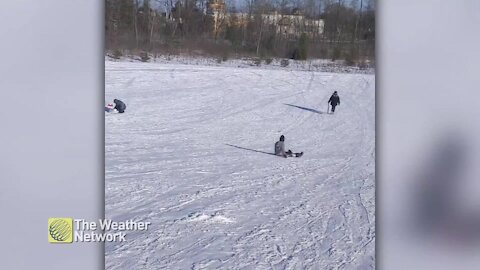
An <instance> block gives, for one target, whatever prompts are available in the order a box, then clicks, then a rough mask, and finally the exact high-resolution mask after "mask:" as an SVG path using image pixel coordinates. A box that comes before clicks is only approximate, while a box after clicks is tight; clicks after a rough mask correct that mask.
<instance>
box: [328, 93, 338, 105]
mask: <svg viewBox="0 0 480 270" xmlns="http://www.w3.org/2000/svg"><path fill="white" fill-rule="evenodd" d="M328 103H330V104H331V105H332V106H337V105H340V97H339V96H338V95H335V94H333V95H332V96H331V97H330V99H329V100H328Z"/></svg>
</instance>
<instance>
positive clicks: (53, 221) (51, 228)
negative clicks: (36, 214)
mask: <svg viewBox="0 0 480 270" xmlns="http://www.w3.org/2000/svg"><path fill="white" fill-rule="evenodd" d="M72 241H73V219H72V218H49V219H48V242H50V243H72Z"/></svg>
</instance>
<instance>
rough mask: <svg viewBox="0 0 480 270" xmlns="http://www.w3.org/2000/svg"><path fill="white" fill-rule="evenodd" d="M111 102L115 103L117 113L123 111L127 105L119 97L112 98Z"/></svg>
mask: <svg viewBox="0 0 480 270" xmlns="http://www.w3.org/2000/svg"><path fill="white" fill-rule="evenodd" d="M113 103H115V108H114V109H116V110H117V111H118V112H119V113H124V112H125V109H126V108H127V105H125V103H123V101H121V100H119V99H114V100H113Z"/></svg>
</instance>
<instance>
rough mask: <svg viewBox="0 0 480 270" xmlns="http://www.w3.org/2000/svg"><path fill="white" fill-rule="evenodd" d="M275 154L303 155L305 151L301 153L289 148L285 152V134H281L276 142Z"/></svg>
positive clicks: (286, 155) (287, 155)
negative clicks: (293, 151)
mask: <svg viewBox="0 0 480 270" xmlns="http://www.w3.org/2000/svg"><path fill="white" fill-rule="evenodd" d="M275 155H276V156H281V157H284V158H286V157H293V156H295V157H301V156H302V155H303V152H301V153H292V150H288V151H287V152H285V136H283V135H282V136H280V140H279V141H278V142H276V143H275Z"/></svg>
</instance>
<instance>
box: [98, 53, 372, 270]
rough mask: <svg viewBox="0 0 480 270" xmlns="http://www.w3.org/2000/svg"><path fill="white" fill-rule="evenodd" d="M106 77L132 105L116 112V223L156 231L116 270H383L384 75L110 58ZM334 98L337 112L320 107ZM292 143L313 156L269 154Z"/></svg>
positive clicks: (112, 193) (128, 251)
mask: <svg viewBox="0 0 480 270" xmlns="http://www.w3.org/2000/svg"><path fill="white" fill-rule="evenodd" d="M105 82H106V99H107V100H110V99H113V98H120V99H122V100H124V101H125V102H126V103H127V111H126V113H125V114H123V115H120V114H107V115H106V116H105V117H106V119H105V123H106V138H105V153H106V161H105V162H106V184H105V185H106V186H105V192H106V194H105V197H106V206H105V207H106V217H107V218H112V219H114V220H126V219H134V220H145V221H150V222H152V225H151V227H150V230H149V231H147V232H142V233H133V234H129V235H128V236H127V242H126V243H122V244H118V243H107V244H106V248H105V253H106V268H107V269H125V268H128V269H132V268H134V269H152V268H153V269H158V268H169V269H205V268H208V269H216V268H221V269H351V268H359V269H372V268H374V267H375V263H374V258H375V253H374V239H375V225H374V224H375V216H374V213H375V208H374V207H375V205H374V202H375V200H374V193H375V173H374V172H375V156H374V152H375V148H374V146H375V142H374V139H375V122H374V119H375V111H374V107H375V106H374V100H375V77H374V76H373V75H363V74H362V75H359V74H333V73H318V72H303V71H283V70H261V69H245V68H242V69H237V68H212V67H202V66H186V65H161V64H145V63H126V62H107V63H106V78H105ZM333 90H337V91H338V92H339V94H340V98H341V102H342V103H341V105H340V106H339V107H337V109H338V110H337V112H335V114H333V115H331V114H326V113H321V114H320V113H315V112H313V111H309V110H307V109H312V110H316V111H320V112H325V110H326V102H327V100H328V98H329V96H330V94H331V92H333ZM285 104H292V105H295V106H297V107H295V106H287V105H285ZM302 108H306V109H302ZM119 131H121V132H119ZM281 134H284V135H285V137H286V145H287V148H288V149H292V151H294V152H296V151H304V152H305V154H304V156H303V157H301V158H295V159H294V158H287V159H284V158H279V157H275V156H272V155H266V154H265V153H261V152H271V151H273V143H274V142H275V140H277V139H278V137H279V136H280V135H281ZM229 145H236V146H241V147H244V148H245V149H241V148H236V147H231V146H229ZM248 149H256V150H258V151H259V152H253V151H246V150H248Z"/></svg>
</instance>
